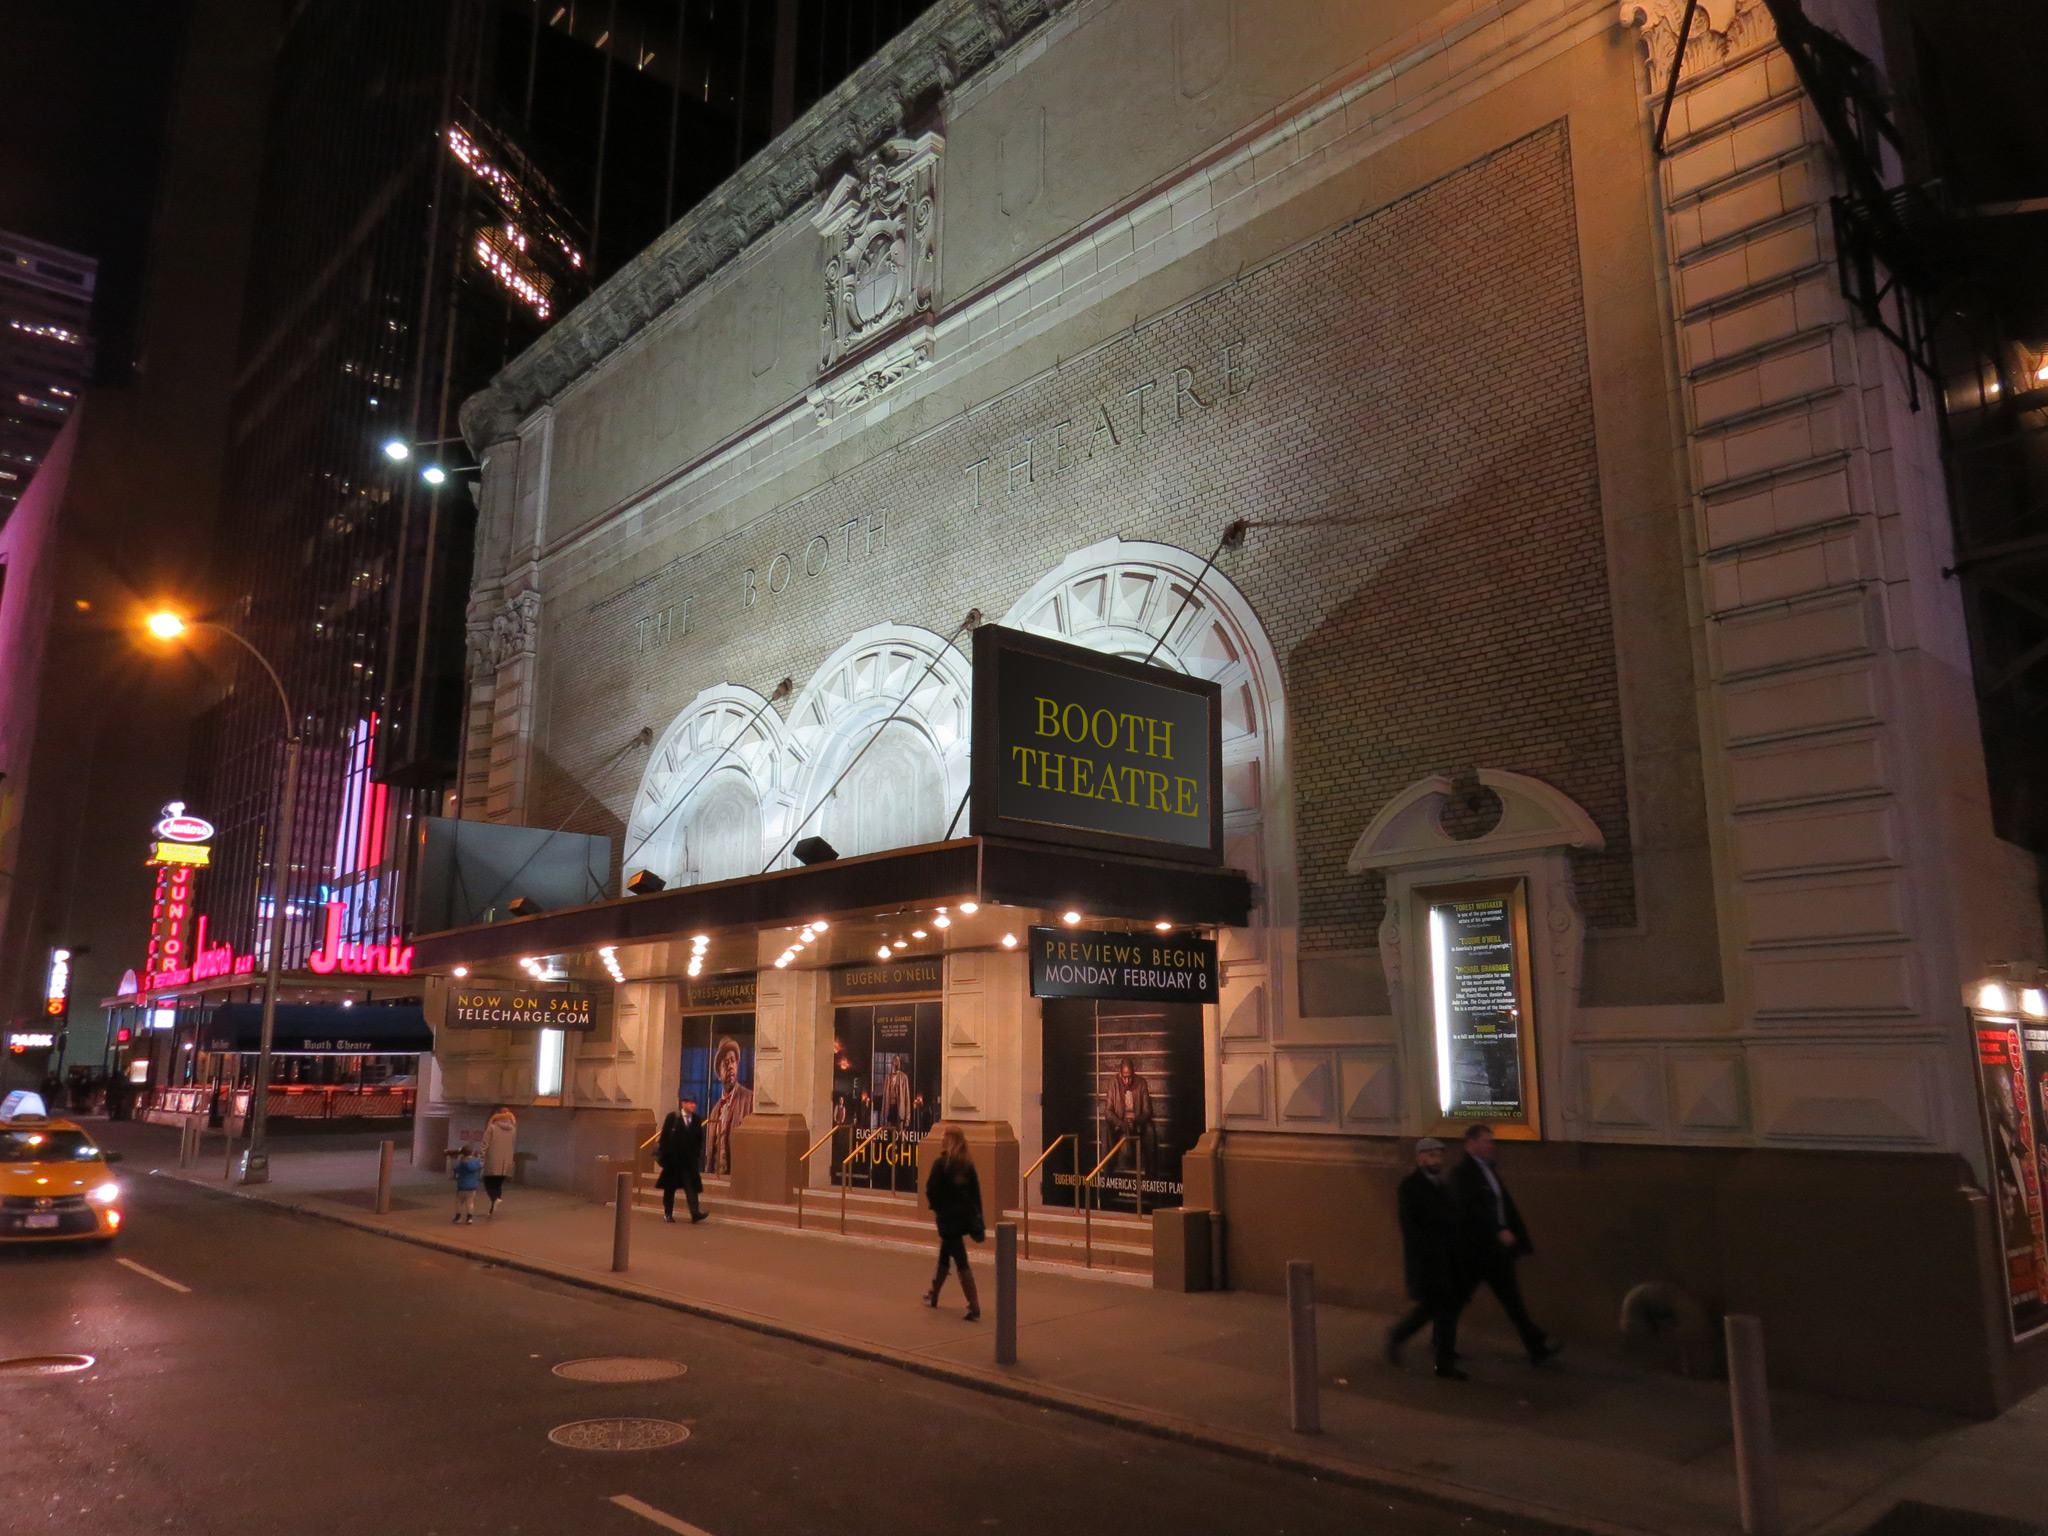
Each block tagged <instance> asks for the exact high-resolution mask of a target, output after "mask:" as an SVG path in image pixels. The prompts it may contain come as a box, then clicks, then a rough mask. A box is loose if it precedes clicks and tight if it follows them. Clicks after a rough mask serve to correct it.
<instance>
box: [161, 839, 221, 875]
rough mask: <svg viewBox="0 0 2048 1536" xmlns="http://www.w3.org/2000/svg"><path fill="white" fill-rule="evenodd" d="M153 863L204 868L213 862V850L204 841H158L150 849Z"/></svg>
mask: <svg viewBox="0 0 2048 1536" xmlns="http://www.w3.org/2000/svg"><path fill="white" fill-rule="evenodd" d="M149 861H150V862H151V863H152V864H189V865H191V866H192V867H193V868H194V869H204V868H205V867H206V866H207V865H209V864H211V863H212V862H213V850H212V849H211V848H209V847H207V846H206V845H205V844H204V843H158V844H157V845H156V846H155V847H154V848H152V849H151V850H150V855H149Z"/></svg>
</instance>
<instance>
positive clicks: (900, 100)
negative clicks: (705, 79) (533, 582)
mask: <svg viewBox="0 0 2048 1536" xmlns="http://www.w3.org/2000/svg"><path fill="white" fill-rule="evenodd" d="M1074 3H1076V0H943V3H941V4H938V5H935V6H933V7H932V8H931V9H930V10H928V11H927V12H926V13H925V14H924V15H923V16H921V17H919V18H918V19H917V20H916V21H914V22H912V23H911V24H910V26H908V27H906V28H905V29H904V30H903V32H902V33H900V34H899V35H898V36H897V37H896V39H895V40H894V41H893V42H891V43H890V44H889V45H888V46H887V47H885V48H883V49H882V51H881V52H880V53H878V54H876V55H875V57H873V58H872V59H870V60H868V62H867V63H865V64H863V65H862V66H861V67H860V68H859V69H858V70H856V71H855V72H854V73H853V74H852V75H851V76H849V77H848V78H847V79H846V80H844V81H842V82H841V83H840V84H839V86H838V87H837V88H836V89H834V90H833V91H832V92H831V93H830V94H829V95H827V96H825V97H823V98H821V99H820V100H819V101H818V102H817V103H816V104H815V105H814V106H812V108H811V109H810V111H808V112H806V113H805V114H804V115H803V116H802V117H800V118H798V119H797V121H796V122H795V123H793V124H792V125H791V126H790V127H789V128H788V129H787V130H785V131H784V132H783V134H782V136H781V137H780V138H778V139H776V140H775V142H774V143H772V144H770V145H769V146H768V147H767V148H766V149H764V150H762V151H761V152H760V153H759V154H757V155H755V156H754V158H753V159H751V160H749V161H748V162H747V163H746V164H745V165H743V166H742V167H740V169H739V170H738V171H736V172H735V173H734V174H733V175H732V176H730V177H728V178H727V179H726V181H725V183H724V184H723V185H722V186H720V187H719V188H718V190H717V191H715V192H713V193H712V194H711V195H710V196H709V197H707V198H706V199H705V200H704V201H703V202H702V203H700V204H698V205H697V207H695V208H694V209H692V210H691V211H690V212H689V214H687V215H686V216H685V217H684V218H683V219H682V220H681V222H679V223H677V224H676V225H674V226H673V227H671V228H670V229H669V230H668V231H667V232H666V233H665V234H663V235H662V236H661V238H660V239H658V240H656V241H655V242H654V243H653V244H652V245H650V246H649V247H648V248H647V249H646V250H644V251H642V252H641V253H640V254H639V255H638V256H636V257H634V258H633V259H632V260H631V261H630V262H628V263H627V264H626V265H625V266H623V267H621V268H620V269H619V270H618V271H617V272H616V273H614V274H613V275H612V276H611V278H610V279H609V280H607V281H606V282H605V284H604V286H602V287H601V288H599V289H598V290H597V291H596V292H595V293H593V294H592V295H591V296H590V297H589V298H587V299H585V300H584V301H583V302H582V303H581V304H579V305H577V306H576V308H575V309H573V310H571V311H570V312H569V313H568V314H567V315H565V316H564V317H563V318H562V319H561V321H560V322H559V323H558V324H556V325H555V326H554V328H553V329H551V330H550V331H548V333H547V334H546V335H545V336H543V337H541V339H540V340H539V341H537V342H535V343H534V344H533V345H532V346H531V347H528V348H527V349H526V350H525V351H524V352H522V353H521V354H520V355H519V356H518V357H516V358H514V359H513V360H512V362H510V363H509V364H507V365H506V367H505V368H504V370H503V371H502V372H500V373H499V374H498V376H497V377H496V378H495V379H493V380H492V381H491V383H490V386H489V387H488V388H486V389H484V390H482V391H481V392H480V393H478V394H475V395H472V396H471V397H470V398H469V399H468V400H467V401H465V402H464V403H463V406H462V416H461V420H462V433H463V436H464V437H465V438H467V439H468V441H469V444H470V446H471V448H473V449H474V450H476V451H477V452H482V451H483V450H484V449H485V448H487V447H489V446H490V445H491V444H492V443H496V442H501V441H503V440H504V439H505V438H508V437H510V436H511V435H512V434H513V433H514V432H515V431H516V430H517V429H518V426H519V423H520V422H521V421H522V420H524V419H525V418H526V416H527V415H528V414H529V413H531V412H532V411H533V410H534V408H535V407H536V406H539V405H541V404H543V403H544V402H546V401H549V400H552V399H554V398H556V397H557V396H558V395H560V394H561V392H562V391H563V390H565V389H567V388H568V387H569V386H570V385H571V384H573V383H575V382H576V381H577V380H578V379H580V378H582V377H583V376H584V375H585V374H587V373H588V372H590V370H591V369H593V368H595V367H597V366H598V365H599V364H600V363H602V362H603V361H604V360H605V359H606V358H608V357H610V356H611V355H612V354H613V353H614V352H616V351H617V350H618V349H619V348H620V347H622V346H624V345H625V344H626V342H627V341H629V340H631V339H632V338H633V337H634V336H636V335H638V334H639V333H640V331H641V330H643V329H644V328H645V327H646V326H648V325H649V324H651V323H652V322H653V321H654V320H656V319H658V318H659V317H660V316H661V315H662V314H664V313H665V312H667V311H668V309H670V308H671V307H672V306H673V305H674V304H675V303H676V302H677V301H678V300H680V299H682V298H683V297H684V296H685V295H686V294H688V293H689V292H690V291H691V290H692V289H694V288H696V287H697V286H698V285H699V284H701V283H703V282H704V281H706V280H707V279H708V278H710V277H712V276H713V275H714V274H716V273H717V272H719V271H720V270H721V269H723V268H724V267H725V266H726V265H727V264H728V263H729V262H731V261H732V260H733V259H734V258H735V257H737V256H738V255H739V254H740V253H741V252H743V251H745V250H746V249H747V247H748V246H750V245H752V244H753V243H754V242H755V241H756V240H759V239H760V238H761V237H762V236H764V235H766V234H767V233H768V232H769V231H771V230H773V229H775V228H776V227H777V226H778V225H780V224H782V223H783V222H784V221H785V220H787V219H789V218H790V217H792V216H793V215H795V214H798V213H800V212H802V211H803V210H805V209H806V208H808V207H809V206H810V204H811V203H812V202H813V200H814V199H816V198H817V197H818V195H819V194H820V192H821V191H822V190H824V189H825V188H826V187H829V186H830V185H832V184H833V183H835V182H836V181H837V180H838V178H839V176H840V174H842V173H843V172H844V171H845V170H846V168H847V167H848V166H849V165H850V164H851V162H852V161H854V160H856V159H858V158H859V157H861V156H863V155H866V154H869V153H871V152H873V151H874V150H875V149H877V148H878V147H880V145H881V144H882V143H883V142H884V141H885V140H888V139H890V138H892V137H895V136H896V135H898V134H900V133H901V132H902V131H903V130H904V128H905V127H906V126H911V127H916V126H919V124H918V123H917V122H915V121H914V120H915V119H919V118H922V117H927V116H930V115H932V109H933V108H934V107H935V106H936V105H937V100H936V98H937V97H938V95H939V94H941V93H943V92H948V91H951V90H953V89H955V88H956V87H958V86H959V85H960V84H961V83H962V82H964V81H966V80H968V79H969V78H971V77H972V76H973V75H975V74H976V73H978V72H979V71H980V70H982V69H984V68H986V67H987V66H988V65H989V64H991V63H993V62H994V61H995V60H996V58H997V57H998V56H999V55H1000V54H1001V53H1002V52H1003V50H1004V49H1006V48H1008V47H1009V46H1010V45H1011V44H1013V43H1015V42H1017V41H1018V40H1019V39H1020V38H1022V37H1023V36H1025V34H1027V33H1028V32H1030V31H1032V30H1033V29H1034V28H1036V27H1037V26H1039V25H1040V24H1041V23H1043V22H1044V21H1046V20H1047V19H1049V18H1050V17H1051V16H1053V15H1054V14H1056V13H1057V12H1059V11H1061V10H1064V9H1065V8H1066V7H1068V6H1069V5H1072V4H1074Z"/></svg>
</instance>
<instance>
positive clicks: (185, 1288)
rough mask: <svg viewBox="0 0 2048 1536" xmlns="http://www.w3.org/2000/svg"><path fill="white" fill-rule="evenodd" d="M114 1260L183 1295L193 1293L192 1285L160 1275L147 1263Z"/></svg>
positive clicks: (131, 1260)
mask: <svg viewBox="0 0 2048 1536" xmlns="http://www.w3.org/2000/svg"><path fill="white" fill-rule="evenodd" d="M114 1262H115V1263H116V1264H124V1265H126V1266H127V1267H128V1268H130V1269H132V1270H134V1271H135V1273H137V1274H138V1275H143V1276H146V1277H147V1278H149V1279H151V1280H154V1281H155V1282H156V1283H157V1284H158V1285H167V1286H169V1287H170V1288H171V1289H172V1290H174V1291H176V1292H177V1293H178V1294H179V1295H181V1296H190V1295H191V1294H192V1287H191V1286H189V1285H180V1284H178V1282H177V1281H175V1280H173V1279H172V1278H171V1277H170V1276H169V1275H160V1274H158V1273H157V1272H156V1271H155V1270H153V1269H151V1268H149V1267H148V1266H147V1265H143V1264H138V1263H136V1262H135V1261H134V1260H133V1259H116V1260H114Z"/></svg>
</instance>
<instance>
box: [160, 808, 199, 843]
mask: <svg viewBox="0 0 2048 1536" xmlns="http://www.w3.org/2000/svg"><path fill="white" fill-rule="evenodd" d="M156 835H157V836H158V837H160V838H163V839H164V840H166V841H167V842H173V843H210V842H212V841H213V823H212V822H210V821H204V820H202V819H201V818H199V817H197V816H187V815H186V814H185V802H184V801H182V800H173V801H172V802H171V803H170V804H169V805H167V806H165V807H164V814H163V819H162V820H161V821H159V822H158V823H157V824H156Z"/></svg>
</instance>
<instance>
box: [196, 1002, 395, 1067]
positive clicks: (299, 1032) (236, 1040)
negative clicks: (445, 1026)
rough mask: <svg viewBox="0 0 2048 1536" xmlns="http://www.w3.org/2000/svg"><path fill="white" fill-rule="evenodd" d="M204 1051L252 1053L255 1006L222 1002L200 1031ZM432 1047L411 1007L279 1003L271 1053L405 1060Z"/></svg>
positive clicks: (257, 1029) (256, 1035)
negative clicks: (400, 1057) (282, 1052)
mask: <svg viewBox="0 0 2048 1536" xmlns="http://www.w3.org/2000/svg"><path fill="white" fill-rule="evenodd" d="M200 1038H201V1040H202V1041H203V1042H204V1044H203V1049H205V1050H209V1051H255V1050H259V1049H261V1048H262V1043H263V1005H262V1004H261V1003H223V1004H222V1005H221V1006H220V1007H218V1008H216V1009H215V1010H214V1013H213V1019H212V1022H211V1023H209V1024H208V1025H207V1027H206V1029H205V1030H204V1031H203V1032H202V1033H201V1036H200ZM433 1048H434V1033H433V1031H432V1030H430V1029H429V1028H428V1027H427V1020H426V1015H425V1014H423V1013H422V1012H421V1011H420V1010H419V1009H418V1008H417V1007H394V1006H388V1005H378V1004H372V1003H359V1004H357V1005H356V1006H354V1007H352V1008H344V1007H342V1006H341V1005H340V1004H338V1003H280V1004H279V1005H278V1009H277V1019H276V1022H275V1024H274V1025H273V1027H272V1033H271V1049H272V1050H275V1051H284V1052H289V1053H303V1052H318V1053H323V1054H333V1055H349V1056H411V1055H416V1054H419V1053H421V1052H424V1051H431V1050H432V1049H433Z"/></svg>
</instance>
